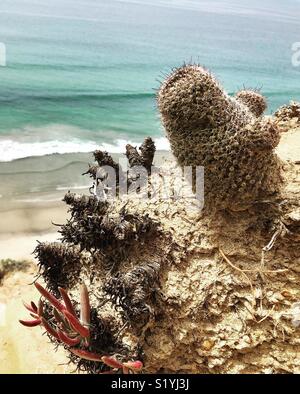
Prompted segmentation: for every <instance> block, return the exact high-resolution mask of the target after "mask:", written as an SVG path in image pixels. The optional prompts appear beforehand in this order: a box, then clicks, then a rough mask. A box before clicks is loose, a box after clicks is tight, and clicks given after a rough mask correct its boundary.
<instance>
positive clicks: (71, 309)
mask: <svg viewBox="0 0 300 394" xmlns="http://www.w3.org/2000/svg"><path fill="white" fill-rule="evenodd" d="M58 290H59V292H60V295H61V296H62V299H63V300H64V303H65V306H66V309H67V310H68V311H69V312H70V313H72V315H74V316H76V312H75V310H74V307H73V305H72V302H71V300H70V297H69V295H68V293H67V292H66V290H65V289H63V288H62V287H59V288H58Z"/></svg>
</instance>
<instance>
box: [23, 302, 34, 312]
mask: <svg viewBox="0 0 300 394" xmlns="http://www.w3.org/2000/svg"><path fill="white" fill-rule="evenodd" d="M23 305H24V306H25V308H26V309H27V310H28V311H29V312H32V313H35V314H36V313H37V309H34V308H33V307H32V304H31V305H29V304H26V302H24V301H23Z"/></svg>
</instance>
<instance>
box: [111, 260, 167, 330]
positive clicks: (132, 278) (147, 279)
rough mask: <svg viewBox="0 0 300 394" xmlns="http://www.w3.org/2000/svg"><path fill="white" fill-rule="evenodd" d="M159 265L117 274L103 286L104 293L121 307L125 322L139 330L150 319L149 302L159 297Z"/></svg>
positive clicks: (142, 265)
mask: <svg viewBox="0 0 300 394" xmlns="http://www.w3.org/2000/svg"><path fill="white" fill-rule="evenodd" d="M159 272H160V264H159V263H157V262H156V263H146V264H141V265H138V266H136V267H134V268H133V269H131V270H129V271H128V272H126V273H118V275H116V276H115V277H112V278H110V280H109V281H108V282H107V283H106V284H105V286H104V291H105V292H106V293H107V294H108V295H109V297H110V299H111V300H112V301H113V303H114V304H115V305H117V306H120V307H121V310H122V315H123V316H124V318H125V320H127V321H129V322H130V323H133V324H132V325H133V326H134V327H135V328H136V329H137V330H139V328H141V327H143V326H144V325H145V324H146V323H147V322H148V321H149V320H150V319H151V317H152V316H151V314H152V309H151V307H150V304H151V302H150V300H151V298H152V297H156V298H158V297H159V291H158V290H159Z"/></svg>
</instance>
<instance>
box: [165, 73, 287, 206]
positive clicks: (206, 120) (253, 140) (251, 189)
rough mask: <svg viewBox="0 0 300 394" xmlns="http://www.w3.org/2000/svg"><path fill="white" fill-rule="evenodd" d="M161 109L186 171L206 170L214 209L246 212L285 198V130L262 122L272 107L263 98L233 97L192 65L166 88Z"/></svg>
mask: <svg viewBox="0 0 300 394" xmlns="http://www.w3.org/2000/svg"><path fill="white" fill-rule="evenodd" d="M158 107H159V110H160V113H161V118H162V123H163V125H164V127H165V129H166V133H167V137H168V139H169V140H170V143H171V148H172V151H173V153H174V155H175V157H176V159H177V161H178V163H179V164H180V166H182V167H184V166H203V167H204V170H205V202H206V205H207V206H209V207H210V209H212V208H214V209H219V208H230V209H233V210H240V209H244V208H245V207H247V206H248V204H249V203H250V204H251V203H252V202H253V201H255V200H259V199H262V198H267V197H269V196H271V195H274V194H276V193H278V192H279V190H280V184H281V181H280V172H281V163H280V160H279V159H278V157H277V156H276V155H275V154H274V152H273V150H274V148H275V147H276V146H277V145H278V142H279V129H278V128H277V126H276V124H275V122H274V121H273V120H272V119H264V118H261V117H258V116H260V115H261V114H262V113H263V111H264V109H265V107H266V102H265V99H264V98H263V97H262V96H261V95H259V94H258V93H255V92H251V91H241V92H239V93H238V94H237V97H236V98H233V97H229V96H228V94H227V93H226V92H225V91H224V89H223V88H222V87H221V86H220V84H219V83H218V81H217V80H216V79H215V78H214V76H213V75H212V74H210V73H209V72H208V71H207V70H205V69H204V68H203V67H201V66H198V65H188V66H184V67H181V68H179V69H177V70H175V71H174V72H173V73H172V74H171V75H170V76H169V77H168V78H167V79H166V80H165V81H164V82H163V84H162V86H161V88H160V90H159V93H158Z"/></svg>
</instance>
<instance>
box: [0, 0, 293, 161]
mask: <svg viewBox="0 0 300 394" xmlns="http://www.w3.org/2000/svg"><path fill="white" fill-rule="evenodd" d="M297 41H300V2H299V0H298V1H296V0H285V1H282V0H272V1H271V0H260V1H258V0H254V1H251V2H250V1H245V0H240V1H238V0H236V1H232V0H226V1H225V0H222V1H220V0H219V1H214V0H213V1H202V0H173V1H171V0H169V1H167V0H153V1H147V0H145V1H142V0H141V1H139V0H136V1H126V0H125V1H116V0H51V1H46V0H39V1H37V0H1V4H0V42H3V43H4V44H5V45H6V48H7V66H6V67H0V81H1V83H0V160H1V161H9V160H12V159H14V158H21V157H25V156H31V155H44V154H49V153H54V152H59V153H64V152H78V151H81V152H86V151H90V150H92V149H94V147H96V146H99V145H102V146H104V147H107V148H108V150H112V151H115V152H117V151H119V150H121V146H122V145H124V143H125V142H124V141H128V140H129V141H133V142H139V141H141V140H142V138H143V137H144V136H146V135H151V136H153V137H156V138H158V139H159V140H158V144H161V147H163V146H164V142H163V141H162V140H161V139H160V138H161V137H162V136H163V130H162V129H161V126H160V123H159V118H158V114H157V110H156V104H155V89H157V88H158V86H159V80H162V79H163V75H164V74H165V73H167V72H169V70H170V69H171V68H172V67H174V66H178V65H181V64H182V63H183V62H184V61H190V60H193V61H196V62H200V63H201V64H203V65H205V66H206V67H208V68H210V69H211V70H212V71H213V72H214V73H216V75H217V76H218V78H219V79H220V80H221V81H222V83H223V84H224V86H225V87H226V89H227V90H228V91H229V92H230V93H232V94H233V93H234V92H235V91H237V90H238V89H239V88H242V87H243V86H246V87H260V88H261V89H262V92H263V93H264V94H265V95H266V96H267V98H268V102H269V112H272V111H274V110H275V109H276V108H277V107H278V106H279V105H282V104H284V103H286V102H288V101H289V100H290V99H296V100H300V78H299V77H300V67H298V68H297V67H293V66H292V62H291V56H292V51H291V46H292V43H293V42H297ZM103 144H104V145H103ZM105 144H108V145H105Z"/></svg>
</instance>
